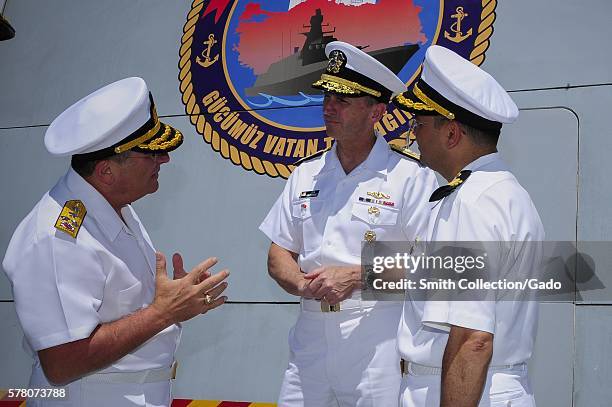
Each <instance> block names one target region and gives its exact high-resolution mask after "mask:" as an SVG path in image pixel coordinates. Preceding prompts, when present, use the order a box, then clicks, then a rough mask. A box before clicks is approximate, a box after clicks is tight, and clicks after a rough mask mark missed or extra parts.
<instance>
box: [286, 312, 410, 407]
mask: <svg viewBox="0 0 612 407" xmlns="http://www.w3.org/2000/svg"><path fill="white" fill-rule="evenodd" d="M400 314H401V303H399V304H398V303H391V302H378V303H377V304H376V305H375V306H373V307H368V308H362V309H351V310H344V311H340V312H320V311H318V312H317V311H307V310H304V308H302V311H301V312H300V315H299V317H298V320H297V322H296V324H295V326H294V327H293V328H292V329H291V331H290V333H289V351H290V355H289V366H288V367H287V370H286V371H285V376H284V380H283V384H282V387H281V392H280V396H279V401H278V405H279V406H282V407H298V406H299V407H301V406H307V407H327V406H329V407H331V406H334V407H338V406H342V407H349V406H350V407H355V406H357V407H389V406H396V405H397V402H398V392H399V386H400V381H401V373H400V371H399V354H398V352H397V342H396V341H397V339H396V337H397V324H398V321H399V318H400Z"/></svg>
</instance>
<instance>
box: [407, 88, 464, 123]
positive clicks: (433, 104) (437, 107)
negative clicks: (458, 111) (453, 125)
mask: <svg viewBox="0 0 612 407" xmlns="http://www.w3.org/2000/svg"><path fill="white" fill-rule="evenodd" d="M412 92H413V93H414V94H415V96H416V97H418V98H419V99H421V100H422V101H423V102H425V103H427V104H428V105H429V106H431V107H432V108H433V110H435V111H436V112H438V113H440V114H441V115H442V116H444V117H446V118H447V119H448V120H454V119H455V114H454V113H453V112H449V111H448V110H446V109H445V108H443V107H442V106H440V105H439V104H437V103H436V102H434V101H433V100H431V99H430V98H429V96H427V95H426V94H424V93H423V91H422V90H421V89H419V87H418V85H417V84H415V85H414V87H413V88H412Z"/></svg>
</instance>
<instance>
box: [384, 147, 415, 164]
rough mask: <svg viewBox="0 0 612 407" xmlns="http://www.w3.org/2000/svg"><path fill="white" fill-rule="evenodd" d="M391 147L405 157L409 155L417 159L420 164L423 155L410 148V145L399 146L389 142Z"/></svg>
mask: <svg viewBox="0 0 612 407" xmlns="http://www.w3.org/2000/svg"><path fill="white" fill-rule="evenodd" d="M389 147H391V150H393V151H395V152H396V153H398V154H401V155H403V156H404V157H408V158H411V159H413V160H415V161H418V162H419V164H420V163H421V156H420V155H419V154H417V153H415V152H414V151H412V150H410V149H409V148H408V147H399V146H396V145H394V144H389Z"/></svg>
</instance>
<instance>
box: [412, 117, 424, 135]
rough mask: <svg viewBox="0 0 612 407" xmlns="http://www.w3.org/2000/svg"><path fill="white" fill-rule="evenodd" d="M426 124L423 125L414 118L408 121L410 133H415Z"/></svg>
mask: <svg viewBox="0 0 612 407" xmlns="http://www.w3.org/2000/svg"><path fill="white" fill-rule="evenodd" d="M424 124H425V123H421V122H419V121H417V119H415V118H414V117H413V118H412V119H410V120H408V132H409V133H414V132H415V131H417V129H418V128H419V127H421V126H423V125H424Z"/></svg>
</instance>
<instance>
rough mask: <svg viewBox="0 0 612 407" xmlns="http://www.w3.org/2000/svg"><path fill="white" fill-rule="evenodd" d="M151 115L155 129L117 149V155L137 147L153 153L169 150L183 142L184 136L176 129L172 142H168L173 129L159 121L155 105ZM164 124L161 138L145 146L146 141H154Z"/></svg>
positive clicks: (152, 107)
mask: <svg viewBox="0 0 612 407" xmlns="http://www.w3.org/2000/svg"><path fill="white" fill-rule="evenodd" d="M151 115H152V118H153V122H154V123H155V125H154V126H153V128H152V129H151V130H149V131H147V132H146V133H145V134H143V135H142V136H140V137H137V138H135V139H134V140H130V141H128V142H127V143H125V144H122V145H120V146H117V147H115V153H117V154H120V153H122V152H124V151H128V150H130V149H132V148H134V147H136V146H138V148H141V149H143V150H151V151H156V150H165V149H167V148H170V147H174V146H176V145H177V144H179V143H180V142H181V140H182V139H183V135H182V134H181V132H180V131H178V130H176V129H175V131H176V134H175V135H174V137H172V139H171V140H168V137H169V136H170V134H171V133H172V127H170V126H168V125H167V124H163V123H162V122H160V121H159V117H157V110H155V106H154V105H152V106H151ZM162 124H163V125H164V133H163V134H162V135H161V136H160V137H158V138H156V139H155V140H153V141H152V142H150V143H148V144H144V142H145V141H148V140H150V139H152V138H153V137H155V135H156V134H157V133H158V132H159V130H160V129H161V126H162Z"/></svg>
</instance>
